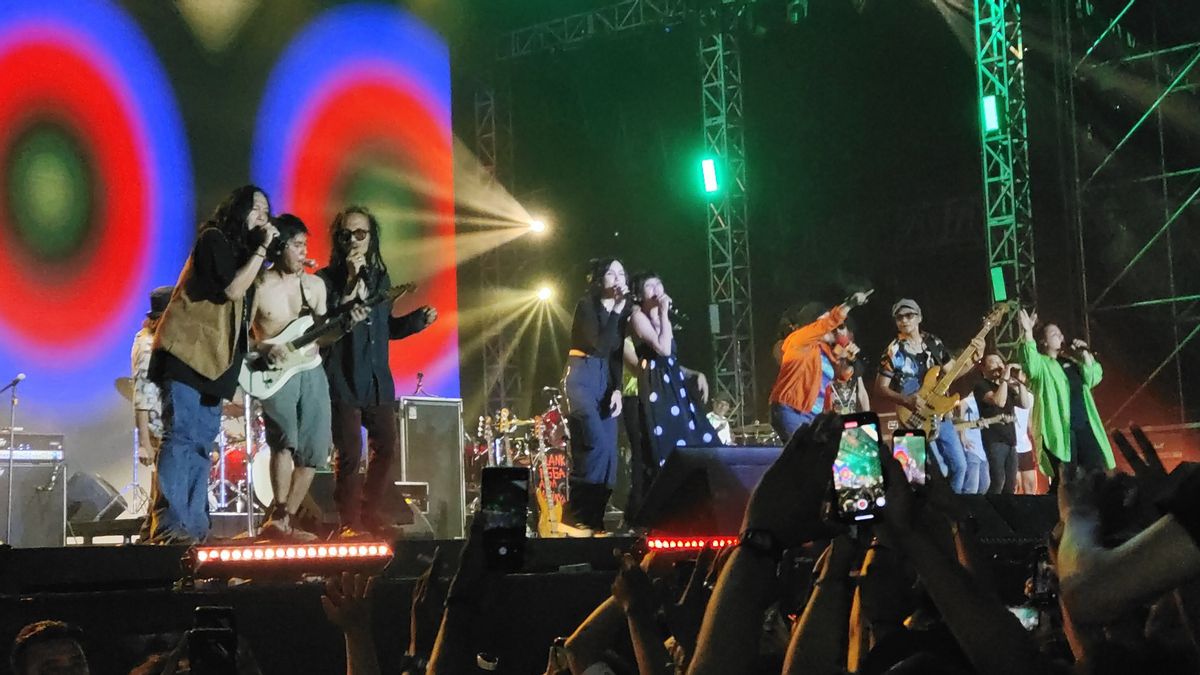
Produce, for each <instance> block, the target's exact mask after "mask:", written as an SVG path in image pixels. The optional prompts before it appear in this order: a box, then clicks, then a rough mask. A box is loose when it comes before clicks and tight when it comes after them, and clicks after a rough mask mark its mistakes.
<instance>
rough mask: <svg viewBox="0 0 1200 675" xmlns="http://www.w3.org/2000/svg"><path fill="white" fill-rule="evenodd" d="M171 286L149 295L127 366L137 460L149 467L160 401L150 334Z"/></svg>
mask: <svg viewBox="0 0 1200 675" xmlns="http://www.w3.org/2000/svg"><path fill="white" fill-rule="evenodd" d="M174 290H175V287H174V286H159V287H158V288H156V289H154V290H153V291H151V292H150V311H149V312H146V319H145V321H142V329H141V330H139V331H138V332H137V335H135V336H133V350H132V353H131V354H130V365H131V370H132V375H133V421H134V426H135V428H136V429H137V443H138V450H137V453H138V461H139V462H141V463H142V464H143V465H145V466H149V467H153V466H154V461H155V460H156V459H157V458H158V447H159V445H161V444H162V435H163V423H162V398H161V395H160V393H159V390H158V385H157V384H155V383H154V381H153V380H151V379H150V355H151V354H152V353H153V352H154V331H155V330H156V329H157V328H158V320H159V319H160V318H161V317H162V314H163V310H165V309H166V308H167V303H169V302H171V292H172V291H174Z"/></svg>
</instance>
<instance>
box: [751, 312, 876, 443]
mask: <svg viewBox="0 0 1200 675" xmlns="http://www.w3.org/2000/svg"><path fill="white" fill-rule="evenodd" d="M873 292H874V291H859V292H858V293H855V294H854V295H851V296H850V297H849V298H847V299H846V301H845V302H843V303H842V304H840V305H838V306H836V307H834V308H833V309H831V310H829V311H828V312H825V313H824V314H822V315H821V316H820V317H818V318H817V320H816V321H813V322H811V323H808V324H806V325H802V326H799V327H793V329H792V332H791V333H789V334H788V336H787V337H786V338H784V339H783V348H782V354H781V357H780V362H779V375H778V376H777V377H776V378H775V386H774V387H772V388H771V426H772V427H773V428H774V429H775V433H777V434H779V440H780V442H782V443H784V444H786V443H787V442H788V439H789V438H791V437H792V434H793V433H795V432H796V429H799V428H800V427H801V426H803V425H805V424H808V423H809V422H810V421H812V419H813V418H814V417H816V416H817V414H818V413H820V412H821V411H822V410H823V409H824V408H825V391H826V389H828V387H829V383H830V381H831V380H833V364H834V357H833V351H832V347H831V345H833V343H834V340H835V338H834V335H833V332H834V330H836V329H837V327H838V326H840V325H842V323H843V322H845V320H846V317H847V316H848V315H849V314H850V310H852V309H854V308H855V307H861V306H862V305H865V304H867V298H868V297H870V296H871V293H873ZM802 320H803V319H801V321H802ZM797 323H799V322H797Z"/></svg>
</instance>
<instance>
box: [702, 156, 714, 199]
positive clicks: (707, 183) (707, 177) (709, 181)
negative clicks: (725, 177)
mask: <svg viewBox="0 0 1200 675" xmlns="http://www.w3.org/2000/svg"><path fill="white" fill-rule="evenodd" d="M700 172H701V173H702V174H704V191H705V192H708V193H713V192H716V191H717V189H718V187H719V186H718V185H717V163H716V162H714V161H713V160H711V159H705V160H703V161H701V162H700Z"/></svg>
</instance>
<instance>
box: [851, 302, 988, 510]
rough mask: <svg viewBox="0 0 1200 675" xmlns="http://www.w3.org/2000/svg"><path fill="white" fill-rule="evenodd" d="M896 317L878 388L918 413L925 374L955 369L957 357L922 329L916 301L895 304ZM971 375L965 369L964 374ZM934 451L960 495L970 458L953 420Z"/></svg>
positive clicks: (938, 434)
mask: <svg viewBox="0 0 1200 675" xmlns="http://www.w3.org/2000/svg"><path fill="white" fill-rule="evenodd" d="M892 318H894V319H895V320H896V331H897V333H898V334H897V336H896V339H895V340H892V342H891V343H890V344H888V346H887V349H885V350H883V356H882V358H880V360H879V373H878V375H877V376H876V378H875V388H876V390H877V391H878V392H879V395H880V396H882V397H883V398H884V399H885V400H887V401H890V402H892V403H893V404H895V405H896V406H897V407H901V406H903V407H905V408H908V409H909V410H916V409H918V408H920V407H921V405H922V404H923V403H924V402H923V401H922V400H920V397H919V396H917V391H919V390H920V389H921V382H922V380H924V379H925V374H926V373H928V372H929V369H930V368H933V367H934V366H942V367H943V368H942V372H946V371H947V370H949V369H951V368H953V361H954V359H953V357H951V355H950V351H949V350H948V349H946V345H945V344H944V343H942V341H941V340H940V339H939V338H938V337H937V336H936V335H933V334H931V333H926V332H925V331H923V330H921V318H922V317H921V306H920V305H918V304H917V301H916V300H912V299H910V298H902V299H900V300H899V301H897V302H896V304H895V305H892ZM983 348H984V345H983V340H982V339H980V340H979V342H978V343H977V344H975V349H976V353H977V354H982V353H983ZM968 372H970V369H965V370H964V371H963V374H964V375H965V374H966V373H968ZM930 440H931V441H932V442H931V443H930V446H929V447H930V448H931V449H932V450H933V451H934V452H933V456H934V458H936V459H937V463H938V466H939V467H940V468H941V470H942V473H943V474H945V475H946V478H947V479H948V480H949V481H950V488H951V489H952V490H954V492H956V493H961V492H962V491H963V484H964V483H965V481H966V477H967V456H966V451H965V449H964V448H963V444H962V440H961V439H959V437H958V432H957V430H955V428H954V423H953V422H952V421H951V420H950V419H949V418H945V419H942V420H941V422H940V423H939V424H938V427H937V429H936V430H935V438H932V439H930Z"/></svg>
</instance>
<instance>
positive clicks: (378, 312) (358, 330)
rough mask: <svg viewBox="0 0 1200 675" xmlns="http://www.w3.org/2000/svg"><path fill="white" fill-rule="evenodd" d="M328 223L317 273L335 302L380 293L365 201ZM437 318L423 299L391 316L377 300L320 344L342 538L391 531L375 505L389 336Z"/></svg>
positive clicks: (385, 426) (387, 396)
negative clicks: (329, 239)
mask: <svg viewBox="0 0 1200 675" xmlns="http://www.w3.org/2000/svg"><path fill="white" fill-rule="evenodd" d="M331 229H332V232H333V253H332V255H331V256H330V260H329V266H328V267H326V268H324V269H322V270H321V271H320V272H318V273H317V274H318V275H319V276H320V277H321V278H322V279H324V280H325V284H326V286H327V288H328V292H329V295H328V297H329V298H330V302H331V303H333V306H340V305H343V304H345V303H348V302H354V301H361V300H366V299H367V298H370V297H371V296H373V295H375V294H377V293H381V292H386V291H387V290H388V289H389V288H390V287H391V285H392V280H391V277H389V276H388V269H387V265H385V264H384V262H383V257H382V256H380V254H379V221H378V220H376V219H375V216H374V215H373V214H372V213H371V212H370V211H369V210H368V209H367V208H366V207H363V206H351V207H349V208H346V209H344V210H342V211H341V212H340V213H338V214H337V216H336V217H335V218H334V219H333V225H332V227H331ZM435 320H437V310H436V309H434V308H433V307H430V306H428V305H426V306H424V307H421V308H419V309H417V310H416V311H414V312H410V313H409V314H405V315H404V316H398V317H394V316H392V307H391V305H390V304H388V303H382V304H379V305H377V306H375V307H373V308H372V309H371V313H370V314H369V315H368V317H367V320H366V321H363V322H361V323H358V324H356V325H355V326H354V328H353V330H351V331H350V332H349V333H346V334H345V335H344V336H342V338H341V339H340V340H338V341H337V342H335V343H333V344H332V345H331V346H330V347H329V348H328V349H327V350H326V353H325V373H326V375H327V376H328V378H329V397H330V401H331V403H332V408H333V445H334V447H335V448H336V460H335V462H334V478H335V483H334V490H333V499H334V502H335V503H336V504H337V509H338V516H339V518H340V521H341V530H340V532H339V536H340V537H342V538H355V537H359V536H361V535H363V534H376V535H383V536H388V537H390V536H392V535H394V534H395V532H394V530H393V524H392V522H391V520H392V519H391V518H389V517H386V516H385V515H384V514H382V513H381V510H380V507H381V506H382V503H383V497H384V491H385V488H386V487H387V481H388V474H389V470H390V468H391V465H392V460H393V458H394V457H395V455H396V440H397V439H396V418H395V412H394V410H393V409H394V404H395V401H396V389H395V384H394V383H393V381H392V369H391V365H390V364H389V363H388V341H389V340H399V339H401V338H404V337H407V336H409V335H412V334H413V333H417V332H419V331H422V330H424V329H425V328H427V327H428V326H429V325H430V324H432V323H433V322H434V321H435ZM363 428H365V429H366V430H367V445H368V448H369V450H370V458H369V460H368V462H367V472H366V477H365V480H364V477H363V475H362V474H361V473H360V472H359V466H360V463H361V458H362V435H361V434H362V429H363Z"/></svg>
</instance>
